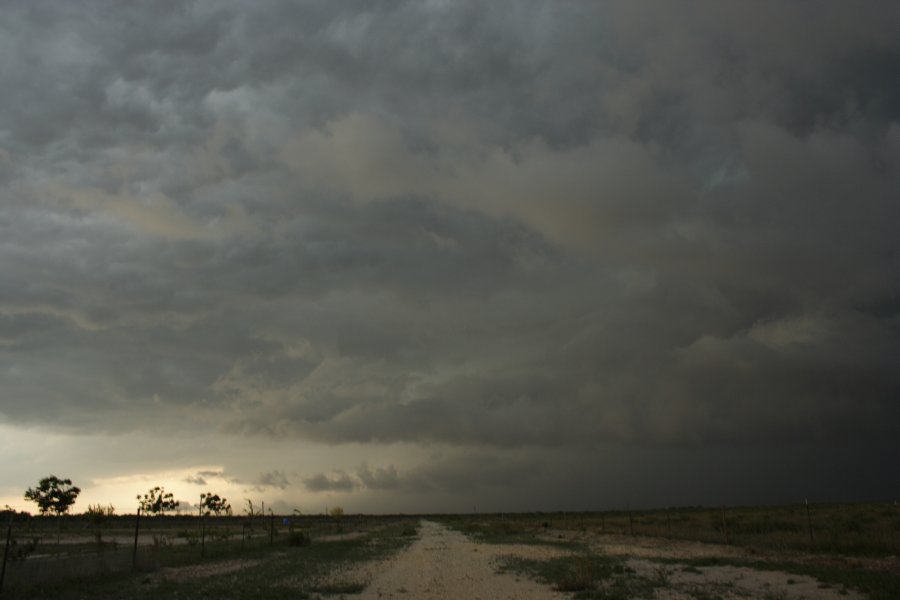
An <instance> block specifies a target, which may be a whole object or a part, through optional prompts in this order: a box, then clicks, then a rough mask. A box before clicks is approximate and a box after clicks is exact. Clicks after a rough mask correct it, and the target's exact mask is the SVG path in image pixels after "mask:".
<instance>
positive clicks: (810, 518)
mask: <svg viewBox="0 0 900 600" xmlns="http://www.w3.org/2000/svg"><path fill="white" fill-rule="evenodd" d="M804 502H806V526H807V527H808V528H809V543H810V544H813V542H814V540H813V529H812V517H811V516H810V515H809V498H804Z"/></svg>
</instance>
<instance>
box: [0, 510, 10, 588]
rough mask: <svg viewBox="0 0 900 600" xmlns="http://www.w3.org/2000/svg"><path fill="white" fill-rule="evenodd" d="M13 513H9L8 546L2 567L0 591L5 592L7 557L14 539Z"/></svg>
mask: <svg viewBox="0 0 900 600" xmlns="http://www.w3.org/2000/svg"><path fill="white" fill-rule="evenodd" d="M12 521H13V520H12V513H9V524H8V525H7V526H6V546H5V547H4V548H3V567H2V568H0V593H3V580H4V579H6V557H7V556H8V555H9V542H10V540H11V539H12Z"/></svg>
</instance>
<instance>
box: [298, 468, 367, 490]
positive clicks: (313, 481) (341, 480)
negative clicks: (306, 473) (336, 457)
mask: <svg viewBox="0 0 900 600" xmlns="http://www.w3.org/2000/svg"><path fill="white" fill-rule="evenodd" d="M303 485H304V486H306V489H307V490H309V491H310V492H351V491H353V490H354V489H355V488H356V486H357V482H356V481H354V480H353V478H351V477H350V475H348V474H347V473H344V472H343V471H336V472H334V473H332V474H331V475H326V474H324V473H318V474H317V475H313V476H312V477H308V478H306V479H304V480H303Z"/></svg>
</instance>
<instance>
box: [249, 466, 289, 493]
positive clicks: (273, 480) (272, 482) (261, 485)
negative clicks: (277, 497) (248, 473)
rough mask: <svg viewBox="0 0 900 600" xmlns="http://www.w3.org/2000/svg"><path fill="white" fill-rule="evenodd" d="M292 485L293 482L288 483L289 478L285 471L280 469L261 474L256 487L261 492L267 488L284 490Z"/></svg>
mask: <svg viewBox="0 0 900 600" xmlns="http://www.w3.org/2000/svg"><path fill="white" fill-rule="evenodd" d="M290 485H291V482H290V481H288V478H287V476H286V475H285V474H284V472H283V471H279V470H278V469H275V470H273V471H268V472H266V473H261V474H260V475H259V477H257V478H256V487H257V489H259V490H264V489H266V488H277V489H279V490H283V489H285V488H287V487H288V486H290Z"/></svg>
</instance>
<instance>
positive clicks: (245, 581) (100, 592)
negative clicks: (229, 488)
mask: <svg viewBox="0 0 900 600" xmlns="http://www.w3.org/2000/svg"><path fill="white" fill-rule="evenodd" d="M408 528H409V524H408V523H398V524H394V525H392V526H388V527H385V528H383V529H380V530H375V531H373V532H370V533H368V534H367V535H364V536H361V537H358V538H355V539H352V540H342V541H334V542H315V541H313V542H312V543H311V544H309V545H305V546H291V545H289V544H288V537H287V536H282V539H281V541H280V542H279V543H278V544H275V545H271V546H270V545H257V546H253V547H245V550H244V551H243V552H241V551H240V550H239V547H238V546H234V548H235V549H234V551H233V552H231V553H224V552H223V553H220V554H218V555H217V557H216V559H215V560H206V561H203V560H199V558H198V556H197V552H196V548H191V547H188V546H181V547H177V548H166V549H165V551H164V552H163V551H160V555H161V556H163V555H164V556H165V558H166V560H165V561H164V564H165V565H166V566H186V567H192V566H198V565H205V566H208V567H215V566H216V565H217V564H222V563H223V559H225V560H228V561H231V562H232V564H234V561H240V562H239V563H238V564H237V566H241V565H243V566H244V567H245V568H241V569H236V570H226V571H224V572H222V573H219V574H215V575H213V576H209V575H210V573H207V574H206V576H204V575H203V574H202V573H201V574H199V576H196V577H190V578H173V577H162V576H160V575H159V574H157V570H158V567H159V566H160V564H150V565H149V567H148V569H149V571H148V572H144V573H133V572H124V573H107V574H104V575H102V576H96V575H94V576H90V577H81V578H73V579H70V580H68V581H65V582H59V583H56V584H52V585H40V584H38V585H34V586H30V587H27V588H22V589H18V590H9V591H7V590H4V591H3V595H4V597H9V598H21V599H23V600H32V599H37V598H60V599H62V600H74V599H76V598H79V599H80V598H92V599H98V600H104V599H112V598H135V599H137V600H141V599H148V600H149V599H151V598H152V599H153V600H158V599H159V598H170V597H176V596H177V597H178V598H180V599H190V598H217V600H228V599H235V600H237V599H242V598H248V597H254V598H308V597H310V594H313V593H325V594H354V593H359V592H360V591H362V589H364V587H365V582H362V581H352V580H349V581H334V580H332V577H331V574H333V573H335V572H336V571H339V570H341V569H344V568H346V567H348V566H352V565H354V564H358V563H361V562H365V561H370V560H374V559H377V558H380V557H383V556H386V555H389V554H392V553H394V552H397V551H399V550H400V549H401V548H403V547H405V546H406V545H407V544H408V543H409V542H410V541H411V540H412V539H413V538H412V537H411V536H409V535H404V530H405V529H408ZM182 550H189V551H190V552H182Z"/></svg>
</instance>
